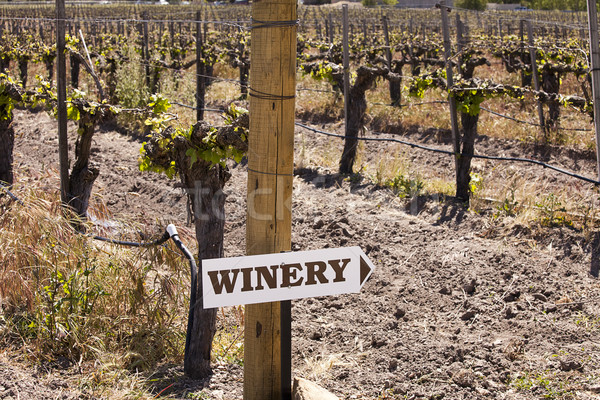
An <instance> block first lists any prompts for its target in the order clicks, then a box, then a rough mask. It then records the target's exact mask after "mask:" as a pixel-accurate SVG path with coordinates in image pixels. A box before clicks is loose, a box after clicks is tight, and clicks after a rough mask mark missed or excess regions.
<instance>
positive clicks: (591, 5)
mask: <svg viewBox="0 0 600 400" xmlns="http://www.w3.org/2000/svg"><path fill="white" fill-rule="evenodd" d="M587 11H588V26H589V28H590V54H591V62H592V63H591V64H592V65H591V66H590V67H591V68H590V71H591V72H592V96H593V98H594V128H595V131H596V170H597V173H598V180H600V157H599V155H600V147H599V146H600V49H599V48H598V12H597V10H596V0H587Z"/></svg>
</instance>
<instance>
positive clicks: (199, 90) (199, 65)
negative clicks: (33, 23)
mask: <svg viewBox="0 0 600 400" xmlns="http://www.w3.org/2000/svg"><path fill="white" fill-rule="evenodd" d="M203 24H204V23H203V22H202V11H197V12H196V25H197V26H196V120H197V121H202V120H204V106H205V96H206V80H205V75H206V68H205V66H204V44H203V38H202V25H203Z"/></svg>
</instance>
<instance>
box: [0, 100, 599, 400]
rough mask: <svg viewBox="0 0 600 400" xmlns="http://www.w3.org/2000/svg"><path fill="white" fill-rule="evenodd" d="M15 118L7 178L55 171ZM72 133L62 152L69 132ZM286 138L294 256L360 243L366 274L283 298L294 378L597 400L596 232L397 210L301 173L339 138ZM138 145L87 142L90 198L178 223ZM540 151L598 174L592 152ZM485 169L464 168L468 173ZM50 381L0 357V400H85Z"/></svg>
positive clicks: (116, 138) (562, 182) (238, 186)
mask: <svg viewBox="0 0 600 400" xmlns="http://www.w3.org/2000/svg"><path fill="white" fill-rule="evenodd" d="M14 121H15V122H14V123H15V132H16V148H15V165H16V173H17V175H16V181H17V182H19V178H21V177H24V176H26V175H32V176H44V173H45V171H46V170H48V169H54V170H57V169H58V161H57V160H58V155H57V150H55V149H57V139H56V122H55V120H54V119H51V118H50V117H48V116H47V115H46V114H45V113H43V112H40V113H35V114H34V113H30V112H28V111H22V110H17V111H16V112H15V118H14ZM319 128H321V126H319ZM335 129H336V126H334V125H328V126H325V130H335ZM70 130H71V143H74V134H75V133H74V131H75V127H74V126H72V125H70ZM338 130H339V129H338ZM296 136H297V147H296V148H297V156H296V159H297V165H298V168H296V171H295V176H294V199H293V228H292V229H293V238H292V249H293V250H309V249H319V248H326V247H339V246H360V247H361V248H362V249H363V250H364V251H365V252H366V253H367V254H368V256H369V258H370V259H371V260H372V261H373V262H374V264H375V265H376V270H375V272H374V273H373V275H372V276H371V278H370V279H369V281H368V282H367V283H366V284H365V286H364V288H363V290H362V291H361V292H360V293H358V294H349V295H343V296H332V297H324V298H312V299H304V300H298V301H294V302H293V311H292V312H293V375H294V376H301V377H305V378H308V379H310V380H312V381H314V382H316V383H317V384H319V385H321V386H323V387H325V388H327V389H328V390H330V391H331V392H332V393H334V394H335V395H337V396H339V397H340V398H343V399H377V398H380V399H384V398H398V399H442V398H444V399H539V398H554V399H560V398H563V399H600V375H599V372H598V371H599V366H600V281H599V280H598V271H599V244H600V239H599V238H600V235H599V234H598V232H591V233H584V232H581V231H579V230H577V229H574V228H571V227H568V226H562V227H557V228H544V229H536V228H535V227H532V226H521V225H518V224H514V223H513V224H510V223H509V222H507V221H500V222H494V221H493V220H492V219H491V218H490V215H486V213H485V212H482V213H480V214H477V213H473V212H471V211H468V210H465V209H464V208H463V207H462V206H460V205H456V204H454V203H453V202H452V201H451V199H445V200H444V199H442V198H441V197H439V196H426V197H423V196H422V197H419V198H414V199H412V200H403V199H400V198H399V197H397V196H395V195H394V194H393V193H392V192H391V191H390V190H388V189H383V188H379V187H377V186H375V185H374V184H373V183H372V182H371V181H370V180H369V179H367V178H365V177H360V176H356V177H352V178H345V177H341V176H339V175H337V174H336V173H335V172H334V171H331V170H327V169H325V168H321V167H319V166H316V165H314V163H313V162H312V161H311V157H310V152H311V151H312V152H314V151H319V149H323V148H331V147H333V148H337V149H339V148H340V146H341V145H342V143H341V141H340V140H339V139H332V138H326V137H324V136H321V135H317V134H315V133H312V132H310V131H307V130H305V129H303V128H299V127H298V128H297V134H296ZM404 136H405V137H404V138H405V139H407V140H411V141H415V142H418V143H421V144H426V145H429V146H433V147H438V148H445V149H447V148H448V144H447V142H448V141H447V139H448V138H447V133H445V132H441V133H440V132H431V131H428V130H424V129H413V130H412V131H407V132H404ZM140 146H141V141H140V140H138V139H132V138H131V137H127V136H125V135H123V134H121V133H118V132H116V131H114V130H111V129H109V128H105V129H100V130H99V131H98V133H97V134H96V135H95V143H94V153H93V156H92V158H93V159H94V160H95V161H96V162H98V164H99V165H100V168H101V172H100V177H99V178H98V180H97V183H96V184H95V186H94V188H95V189H94V195H96V196H101V197H102V199H103V200H104V202H105V203H106V204H107V207H108V209H109V210H110V212H111V213H112V214H113V215H114V216H116V217H124V216H128V217H134V218H138V219H152V218H154V219H156V220H161V221H169V222H173V223H175V224H176V225H178V226H182V227H183V226H186V224H187V211H186V201H185V194H184V193H183V191H182V190H181V189H179V188H177V185H176V183H177V182H176V181H169V180H168V179H167V178H165V177H164V176H158V175H156V174H152V173H140V172H139V171H138V168H137V162H136V161H137V156H138V154H139V148H140ZM386 148H389V144H380V143H378V144H373V143H369V144H367V145H366V147H365V150H366V151H364V158H365V159H364V160H363V162H373V163H374V162H377V161H378V160H379V158H381V157H384V156H385V154H387V153H386V152H387V150H386ZM302 149H304V150H305V152H304V153H303V154H300V151H301V150H302ZM402 151H403V152H405V156H406V157H407V158H409V159H411V160H412V161H413V163H415V164H416V165H421V166H422V168H423V169H428V170H430V171H437V172H439V175H440V176H449V175H450V174H451V170H452V164H453V163H452V160H451V159H450V158H449V157H445V156H440V155H438V154H435V153H429V152H422V151H419V150H417V149H410V148H406V149H403V150H402ZM476 151H478V152H480V153H484V154H497V155H508V156H518V157H525V156H527V157H529V156H531V154H532V153H535V152H539V149H532V148H525V147H523V146H522V145H521V144H518V143H511V142H509V141H499V140H493V139H489V138H484V137H481V138H479V140H478V143H477V144H476ZM544 155H545V157H546V159H547V160H548V161H551V162H552V163H554V164H557V165H559V166H563V167H565V168H569V169H571V170H573V171H576V172H579V173H581V174H585V175H587V176H594V175H595V162H594V160H593V157H592V156H593V155H592V156H590V154H587V153H585V152H567V151H552V152H550V153H546V154H544ZM300 164H302V166H300ZM487 166H488V164H487V163H484V162H476V163H475V168H476V169H484V168H487ZM231 171H232V174H233V176H232V179H231V181H230V182H229V183H228V185H227V188H226V193H227V194H228V197H227V206H226V207H227V211H226V212H227V223H226V234H225V249H226V250H225V251H226V255H228V256H234V255H242V254H243V253H244V246H245V206H246V204H245V196H246V170H245V168H244V166H242V165H239V166H236V167H232V169H231ZM494 174H497V177H499V178H500V179H502V177H503V176H505V177H506V179H507V180H508V179H509V178H510V177H512V176H522V177H525V178H526V177H528V176H536V177H539V176H542V177H543V178H544V179H546V180H547V181H548V188H549V191H551V190H552V188H560V187H565V186H566V187H570V186H573V187H581V185H585V184H583V183H579V182H575V181H573V180H572V179H570V178H567V177H564V176H562V175H559V174H557V173H555V172H553V171H549V170H545V169H540V168H537V167H535V166H531V165H516V164H508V165H507V164H501V165H500V166H499V167H497V168H496V169H495V172H494ZM17 184H18V183H17ZM61 374H62V372H61V370H60V369H59V368H56V369H50V370H44V371H40V370H39V368H37V369H36V368H33V367H32V368H27V367H25V366H24V365H23V364H22V363H19V364H16V363H15V362H13V361H11V360H9V359H7V358H6V357H0V399H21V400H28V399H48V398H56V399H75V398H82V397H87V396H84V395H83V394H82V393H81V392H80V389H78V388H77V386H76V385H75V384H69V382H75V381H76V379H75V378H74V377H73V375H70V376H69V377H63V376H62V375H61ZM71 374H73V372H71ZM161 374H162V375H163V378H164V379H162V380H161V383H160V386H157V387H156V392H157V393H158V392H159V391H161V390H162V389H165V388H167V386H169V385H171V384H172V386H170V387H168V388H167V389H166V390H165V391H164V392H163V393H162V394H161V396H168V397H169V398H176V399H184V398H212V399H241V398H242V385H243V370H242V368H240V367H238V366H235V365H224V366H216V367H215V372H214V375H213V376H212V378H211V379H210V380H209V381H207V382H193V381H190V380H188V379H186V378H182V366H170V367H165V368H164V371H162V372H161ZM169 380H170V381H169ZM200 391H202V392H203V393H205V394H206V396H207V397H200V394H199V393H198V392H200ZM194 396H197V397H194Z"/></svg>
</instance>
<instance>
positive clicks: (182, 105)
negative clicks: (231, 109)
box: [171, 101, 225, 112]
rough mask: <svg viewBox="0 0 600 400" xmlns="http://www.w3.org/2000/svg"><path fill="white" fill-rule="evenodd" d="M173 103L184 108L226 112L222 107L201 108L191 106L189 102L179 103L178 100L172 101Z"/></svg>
mask: <svg viewBox="0 0 600 400" xmlns="http://www.w3.org/2000/svg"><path fill="white" fill-rule="evenodd" d="M171 104H173V105H176V106H179V107H183V108H189V109H191V110H200V111H208V112H225V110H223V109H220V108H199V107H196V106H190V105H189V104H183V103H179V102H177V101H171Z"/></svg>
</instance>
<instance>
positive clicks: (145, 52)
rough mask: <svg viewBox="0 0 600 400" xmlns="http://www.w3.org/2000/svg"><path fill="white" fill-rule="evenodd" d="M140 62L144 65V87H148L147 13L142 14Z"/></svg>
mask: <svg viewBox="0 0 600 400" xmlns="http://www.w3.org/2000/svg"><path fill="white" fill-rule="evenodd" d="M141 30H142V32H141V34H142V60H143V63H144V73H145V76H146V77H145V82H146V86H150V53H149V49H148V13H147V12H145V11H144V13H143V14H142V26H141Z"/></svg>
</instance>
